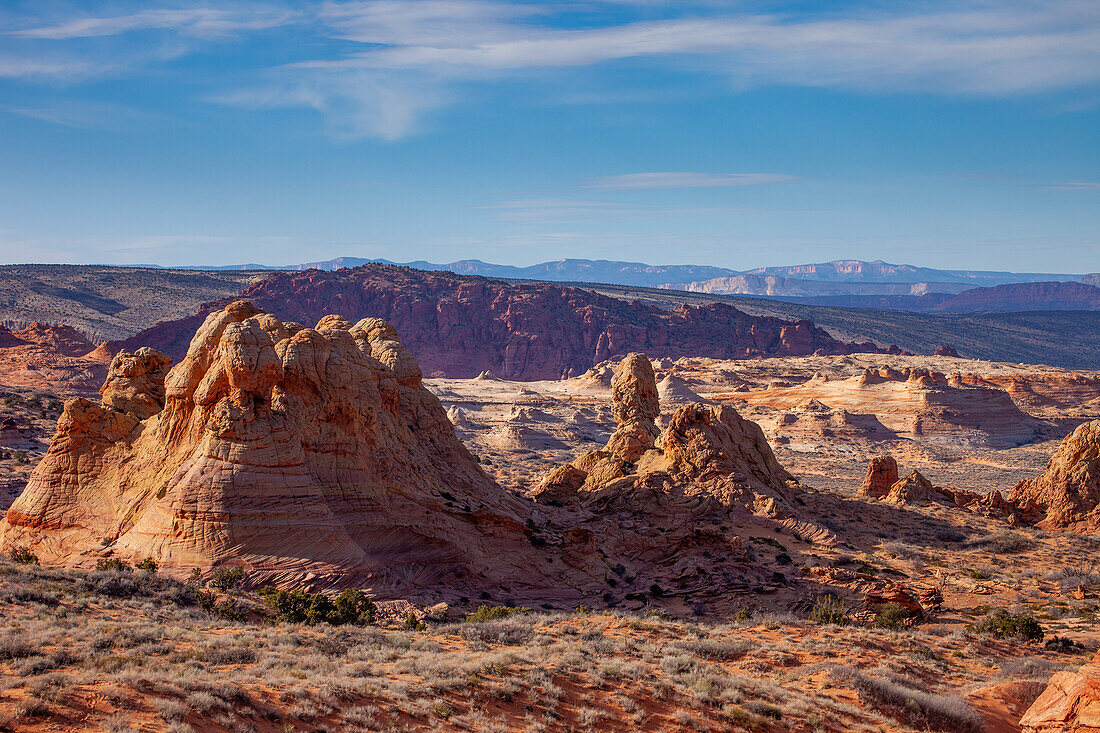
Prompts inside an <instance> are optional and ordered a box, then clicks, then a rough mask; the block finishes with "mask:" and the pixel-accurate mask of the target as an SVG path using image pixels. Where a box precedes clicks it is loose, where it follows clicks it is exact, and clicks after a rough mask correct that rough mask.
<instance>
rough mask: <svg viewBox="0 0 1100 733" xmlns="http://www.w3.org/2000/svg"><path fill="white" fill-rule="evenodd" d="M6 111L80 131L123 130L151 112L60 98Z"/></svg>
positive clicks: (145, 117)
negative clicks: (47, 102) (42, 103)
mask: <svg viewBox="0 0 1100 733" xmlns="http://www.w3.org/2000/svg"><path fill="white" fill-rule="evenodd" d="M7 111H8V112H9V113H11V114H14V115H19V116H20V117H29V118H31V119H35V120H42V121H43V122H50V123H52V124H55V125H60V126H62V127H71V128H73V129H80V130H124V129H127V128H129V127H132V126H133V125H134V124H135V123H137V122H139V121H141V120H146V119H149V118H150V117H152V115H150V114H148V113H146V112H143V111H142V110H139V109H134V108H132V107H125V106H123V105H119V104H107V103H102V102H84V101H77V100H59V101H56V102H52V103H49V104H44V105H39V106H28V107H10V108H8V110H7Z"/></svg>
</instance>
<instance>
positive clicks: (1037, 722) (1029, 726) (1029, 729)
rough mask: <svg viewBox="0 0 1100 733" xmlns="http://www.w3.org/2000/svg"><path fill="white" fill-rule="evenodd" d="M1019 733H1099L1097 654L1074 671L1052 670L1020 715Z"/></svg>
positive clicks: (1099, 663) (1099, 658)
mask: <svg viewBox="0 0 1100 733" xmlns="http://www.w3.org/2000/svg"><path fill="white" fill-rule="evenodd" d="M1020 729H1021V730H1022V731H1023V733H1100V654H1097V655H1096V657H1094V658H1093V660H1092V662H1090V663H1089V664H1086V665H1085V666H1083V667H1081V668H1080V669H1079V670H1078V671H1077V672H1055V673H1054V676H1053V677H1051V678H1050V682H1049V683H1048V684H1047V688H1046V690H1044V691H1043V693H1042V694H1041V695H1039V698H1038V699H1037V700H1036V701H1035V702H1034V703H1032V705H1031V707H1030V708H1028V709H1027V711H1026V712H1025V713H1024V715H1023V717H1022V718H1020Z"/></svg>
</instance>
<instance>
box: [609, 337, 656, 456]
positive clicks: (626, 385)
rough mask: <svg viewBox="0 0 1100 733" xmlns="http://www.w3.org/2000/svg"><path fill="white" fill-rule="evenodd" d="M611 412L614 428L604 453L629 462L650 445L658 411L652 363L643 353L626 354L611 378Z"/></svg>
mask: <svg viewBox="0 0 1100 733" xmlns="http://www.w3.org/2000/svg"><path fill="white" fill-rule="evenodd" d="M611 403H612V408H611V412H612V414H613V415H614V417H615V424H616V425H618V427H617V428H616V429H615V432H614V433H612V435H611V438H610V440H608V441H607V452H609V453H611V454H612V455H613V456H614V457H615V458H617V459H619V460H622V461H627V462H633V461H636V460H638V458H640V457H641V455H642V454H643V453H645V452H646V451H647V450H650V449H652V448H653V442H654V441H655V440H656V439H657V435H658V434H659V431H658V430H657V424H656V422H654V421H655V420H656V419H657V418H658V416H660V414H661V405H660V398H659V397H658V396H657V380H656V377H655V376H654V374H653V365H652V364H650V363H649V359H647V358H646V357H645V355H644V354H627V355H626V358H624V359H623V360H622V362H620V364H619V368H618V369H616V370H615V376H614V377H612V379H611Z"/></svg>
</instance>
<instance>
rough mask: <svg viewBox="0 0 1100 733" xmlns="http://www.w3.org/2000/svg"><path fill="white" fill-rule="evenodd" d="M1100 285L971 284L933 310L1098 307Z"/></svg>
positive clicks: (1078, 283)
mask: <svg viewBox="0 0 1100 733" xmlns="http://www.w3.org/2000/svg"><path fill="white" fill-rule="evenodd" d="M1098 309H1100V288H1097V287H1094V286H1092V285H1088V284H1086V283H1080V282H1032V283H1009V284H1007V285H996V286H994V287H991V288H973V289H971V290H967V291H964V292H962V293H959V294H958V295H955V296H953V297H951V298H948V299H946V300H943V301H941V302H939V303H937V304H936V305H935V306H933V307H932V308H930V309H929V310H932V311H943V312H952V313H963V312H974V311H981V312H988V311H1039V310H1043V311H1049V310H1071V311H1072V310H1098Z"/></svg>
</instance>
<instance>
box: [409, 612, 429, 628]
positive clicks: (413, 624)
mask: <svg viewBox="0 0 1100 733" xmlns="http://www.w3.org/2000/svg"><path fill="white" fill-rule="evenodd" d="M405 628H406V629H408V630H410V631H424V630H425V629H427V628H428V627H427V626H426V625H425V624H424V622H423V621H421V620H420V619H418V618H417V617H416V614H415V613H410V614H409V615H408V616H406V617H405Z"/></svg>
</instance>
